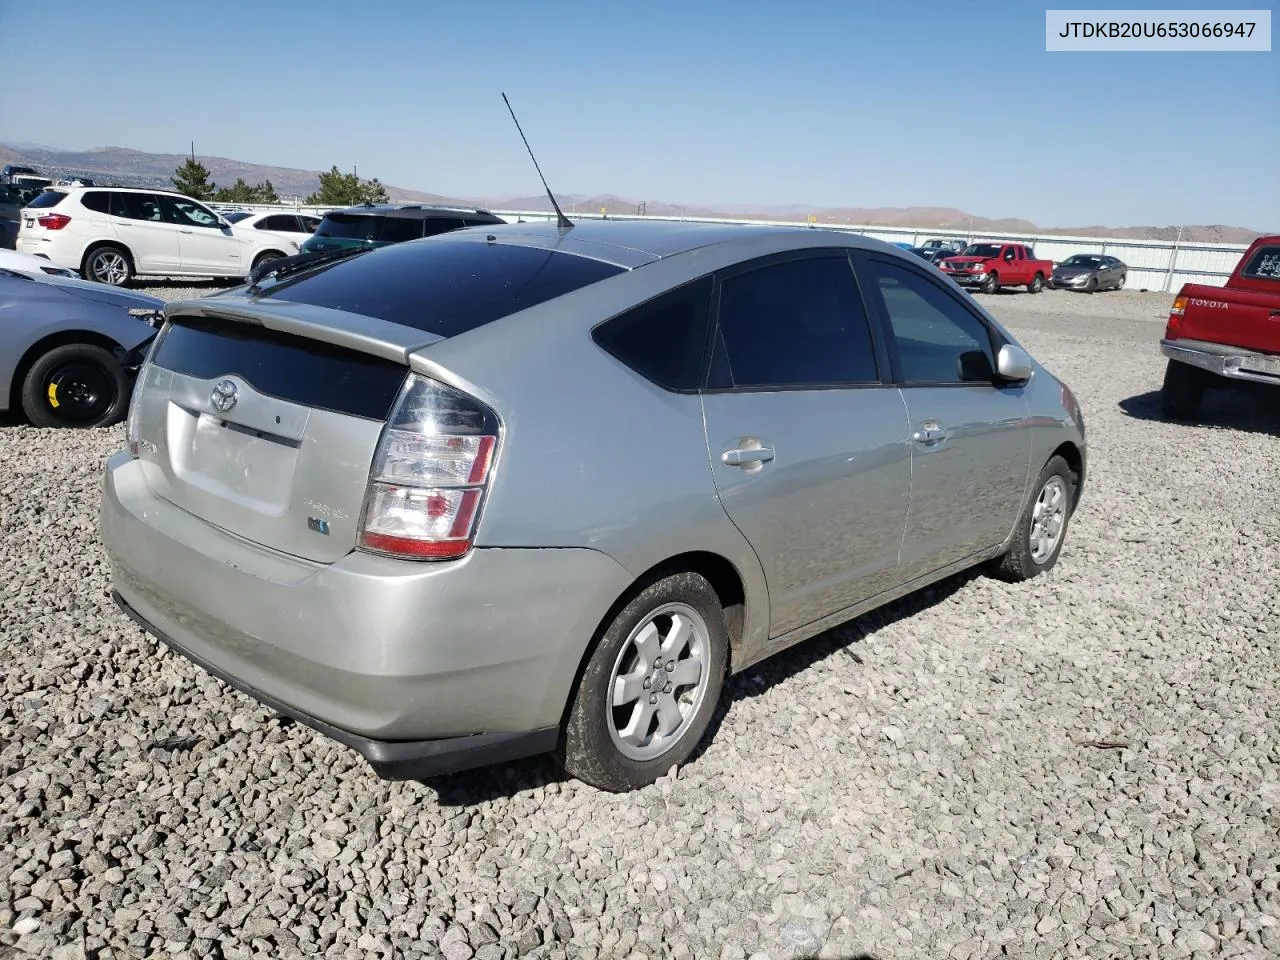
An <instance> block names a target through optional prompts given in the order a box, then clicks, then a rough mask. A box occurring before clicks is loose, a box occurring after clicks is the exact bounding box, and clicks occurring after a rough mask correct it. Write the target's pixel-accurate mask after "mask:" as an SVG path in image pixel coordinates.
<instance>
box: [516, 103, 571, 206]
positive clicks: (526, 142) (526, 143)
mask: <svg viewBox="0 0 1280 960" xmlns="http://www.w3.org/2000/svg"><path fill="white" fill-rule="evenodd" d="M502 102H503V103H505V104H506V105H507V112H508V113H510V114H511V119H512V120H513V121H515V125H516V131H517V132H518V133H519V134H520V139H521V140H523V141H524V148H525V149H526V150H528V151H529V159H530V160H532V161H533V169H535V170H537V171H538V179H539V180H541V181H542V186H543V189H545V190H546V191H547V199H549V200H550V201H551V206H552V207H554V208H555V211H556V225H557V226H558V227H559V228H560V229H561V230H572V229H573V221H572V220H570V219H569V218H568V217H566V216H565V215H564V211H563V210H561V209H560V204H558V203H556V198H555V195H554V194H552V192H551V188H550V187H548V186H547V178H546V177H544V176H543V175H542V168H541V167H540V166H538V158H537V157H535V156H534V155H533V148H532V147H530V146H529V138H528V137H526V136H525V135H524V131H523V130H521V129H520V121H519V120H516V112H515V111H514V110H512V109H511V101H510V100H508V99H507V95H506V94H505V93H504V94H503V95H502Z"/></svg>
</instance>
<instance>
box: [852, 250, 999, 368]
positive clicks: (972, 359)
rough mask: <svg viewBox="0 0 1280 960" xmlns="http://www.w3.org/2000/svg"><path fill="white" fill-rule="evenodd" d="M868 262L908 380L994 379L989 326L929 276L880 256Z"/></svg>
mask: <svg viewBox="0 0 1280 960" xmlns="http://www.w3.org/2000/svg"><path fill="white" fill-rule="evenodd" d="M866 264H867V266H866V270H867V273H868V275H869V279H868V282H869V284H870V285H871V286H872V289H873V291H874V293H875V295H877V296H878V297H879V299H880V304H881V307H882V309H883V310H884V314H885V316H886V317H887V318H888V320H889V326H890V328H891V329H892V331H893V338H894V344H895V346H896V348H897V352H898V363H899V366H900V367H901V372H902V379H903V381H904V382H906V383H909V384H911V383H914V384H922V383H927V384H952V383H991V382H992V380H993V378H994V374H995V359H994V354H993V351H992V348H991V334H990V332H989V330H988V329H987V326H986V324H984V323H983V322H982V321H981V320H979V319H978V318H977V317H976V316H974V315H973V314H972V313H970V312H969V311H968V310H966V309H965V308H964V307H963V306H962V305H961V304H960V303H959V302H957V301H956V300H955V298H953V297H952V296H951V295H950V294H949V293H948V292H947V291H946V290H945V289H943V288H942V286H941V285H940V284H937V283H935V282H933V281H932V280H930V279H929V278H928V277H925V276H923V275H922V274H918V273H916V272H915V271H913V270H908V269H906V268H904V267H900V266H898V265H896V264H892V263H887V262H886V261H883V260H879V259H869V260H867V261H866Z"/></svg>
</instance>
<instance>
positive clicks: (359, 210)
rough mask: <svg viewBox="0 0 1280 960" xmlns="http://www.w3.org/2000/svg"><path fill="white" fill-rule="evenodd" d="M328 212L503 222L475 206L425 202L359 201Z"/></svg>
mask: <svg viewBox="0 0 1280 960" xmlns="http://www.w3.org/2000/svg"><path fill="white" fill-rule="evenodd" d="M329 213H342V214H361V215H364V216H372V217H403V218H405V219H417V220H425V219H426V218H427V217H453V216H458V215H459V214H462V215H463V216H471V217H476V216H479V217H493V220H494V223H502V222H504V221H503V220H502V218H501V217H499V216H497V215H496V214H492V213H490V212H489V211H488V210H480V209H478V208H476V207H451V206H447V205H443V204H427V203H360V204H354V205H352V206H350V207H342V208H340V209H336V210H330V211H329ZM327 215H328V214H326V216H327Z"/></svg>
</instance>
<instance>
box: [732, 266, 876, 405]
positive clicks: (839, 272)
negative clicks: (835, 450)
mask: <svg viewBox="0 0 1280 960" xmlns="http://www.w3.org/2000/svg"><path fill="white" fill-rule="evenodd" d="M715 347H716V354H717V356H716V357H715V360H714V362H713V367H712V380H711V383H710V384H709V386H710V387H712V388H714V389H725V388H731V387H732V388H738V389H743V388H747V389H750V388H770V387H816V386H846V385H854V384H869V383H878V382H879V373H878V370H877V367H876V358H875V347H874V345H873V343H872V340H871V324H870V321H869V320H868V318H867V312H866V309H865V307H864V306H863V303H862V297H861V296H860V295H859V293H858V286H857V283H856V281H855V280H854V276H853V269H852V268H851V267H850V265H849V260H848V258H847V257H846V256H845V255H844V254H841V255H839V256H822V257H812V258H807V259H804V260H789V261H784V262H782V263H776V264H772V265H770V266H766V267H761V268H760V269H757V270H752V271H751V272H750V273H744V274H741V275H738V276H734V277H730V278H729V279H727V280H725V281H724V283H723V284H722V285H721V287H720V309H719V322H718V325H717V336H716V345H715Z"/></svg>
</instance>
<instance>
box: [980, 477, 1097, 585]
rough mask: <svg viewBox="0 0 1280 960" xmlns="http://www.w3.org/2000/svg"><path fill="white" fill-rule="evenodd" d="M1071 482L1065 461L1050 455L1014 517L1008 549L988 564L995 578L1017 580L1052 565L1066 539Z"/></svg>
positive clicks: (1073, 478) (1071, 497)
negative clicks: (1029, 495)
mask: <svg viewBox="0 0 1280 960" xmlns="http://www.w3.org/2000/svg"><path fill="white" fill-rule="evenodd" d="M1075 484H1076V480H1075V477H1074V475H1073V474H1072V472H1071V467H1070V465H1068V463H1067V461H1066V460H1064V459H1063V458H1062V457H1061V456H1059V455H1057V454H1055V455H1054V456H1052V457H1050V458H1049V462H1048V463H1046V464H1045V465H1044V469H1043V470H1041V471H1040V476H1039V477H1038V478H1037V479H1036V483H1035V486H1034V487H1033V488H1032V493H1031V498H1030V499H1029V500H1028V501H1027V504H1026V506H1025V507H1024V508H1023V510H1022V516H1021V517H1019V518H1018V525H1017V527H1016V528H1015V529H1014V532H1013V542H1012V543H1011V544H1010V545H1009V549H1008V551H1007V552H1006V553H1004V555H1002V556H1000V557H997V558H996V560H995V561H993V563H992V572H993V573H994V574H995V575H996V576H997V577H999V578H1000V579H1001V580H1006V581H1008V582H1010V583H1020V582H1022V581H1024V580H1030V579H1031V578H1032V577H1036V576H1039V575H1040V574H1042V573H1045V572H1047V571H1049V570H1052V569H1053V568H1054V566H1055V565H1056V564H1057V562H1058V557H1059V556H1060V555H1061V554H1062V545H1063V544H1064V543H1066V540H1067V526H1068V524H1069V523H1070V520H1071V512H1072V507H1073V505H1074V503H1075Z"/></svg>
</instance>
